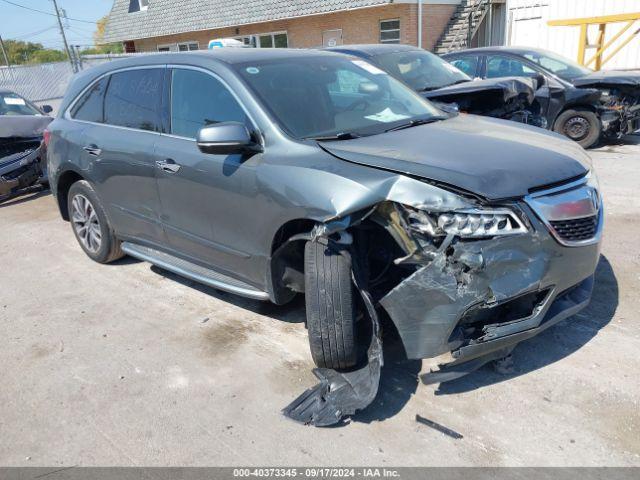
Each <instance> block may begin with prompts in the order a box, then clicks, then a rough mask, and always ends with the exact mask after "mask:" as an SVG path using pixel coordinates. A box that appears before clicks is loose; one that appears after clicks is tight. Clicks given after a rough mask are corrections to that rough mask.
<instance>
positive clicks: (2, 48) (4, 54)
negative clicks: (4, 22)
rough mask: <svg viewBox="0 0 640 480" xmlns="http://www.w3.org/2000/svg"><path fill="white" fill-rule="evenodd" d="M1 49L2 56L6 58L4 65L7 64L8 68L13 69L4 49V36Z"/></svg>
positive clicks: (0, 38)
mask: <svg viewBox="0 0 640 480" xmlns="http://www.w3.org/2000/svg"><path fill="white" fill-rule="evenodd" d="M0 49H1V50H2V55H3V56H4V63H6V64H7V68H11V64H10V63H9V57H8V56H7V51H6V50H5V49H4V42H3V41H2V35H0Z"/></svg>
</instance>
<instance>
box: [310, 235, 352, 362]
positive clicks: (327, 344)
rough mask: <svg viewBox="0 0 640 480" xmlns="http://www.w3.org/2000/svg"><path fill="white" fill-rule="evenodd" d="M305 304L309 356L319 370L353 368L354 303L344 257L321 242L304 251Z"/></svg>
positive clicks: (348, 264) (349, 263) (347, 265)
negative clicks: (320, 368)
mask: <svg viewBox="0 0 640 480" xmlns="http://www.w3.org/2000/svg"><path fill="white" fill-rule="evenodd" d="M304 261H305V272H304V273H305V302H306V308H307V329H308V332H309V345H310V347H311V356H312V357H313V361H314V362H315V364H316V365H317V366H318V367H322V368H333V369H345V368H349V367H352V366H353V365H355V363H356V360H357V354H358V349H357V345H356V302H355V298H354V287H353V284H352V282H351V261H350V259H349V257H348V256H347V255H343V254H340V253H339V252H335V251H333V250H331V249H330V248H329V247H328V246H327V245H323V244H322V243H320V242H314V241H310V242H307V244H306V246H305V250H304Z"/></svg>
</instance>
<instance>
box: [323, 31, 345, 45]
mask: <svg viewBox="0 0 640 480" xmlns="http://www.w3.org/2000/svg"><path fill="white" fill-rule="evenodd" d="M336 45H342V29H341V28H338V29H335V30H325V31H324V32H322V46H323V47H335V46H336Z"/></svg>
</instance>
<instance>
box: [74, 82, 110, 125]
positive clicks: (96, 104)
mask: <svg viewBox="0 0 640 480" xmlns="http://www.w3.org/2000/svg"><path fill="white" fill-rule="evenodd" d="M108 82H109V77H104V78H102V79H100V80H98V81H97V82H96V83H94V84H93V85H92V86H91V87H90V88H89V90H87V91H86V92H85V93H84V94H83V95H82V96H81V97H80V99H79V100H78V101H77V102H76V104H75V105H74V106H73V108H72V109H71V117H72V118H75V119H76V120H85V121H87V122H97V123H102V121H103V111H102V108H103V99H104V91H105V90H106V88H107V83H108Z"/></svg>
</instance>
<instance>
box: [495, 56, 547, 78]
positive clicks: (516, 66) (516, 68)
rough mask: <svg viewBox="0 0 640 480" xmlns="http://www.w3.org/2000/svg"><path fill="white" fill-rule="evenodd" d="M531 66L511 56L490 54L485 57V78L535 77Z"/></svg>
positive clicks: (536, 73)
mask: <svg viewBox="0 0 640 480" xmlns="http://www.w3.org/2000/svg"><path fill="white" fill-rule="evenodd" d="M536 75H538V72H536V71H535V70H534V69H533V68H531V67H529V66H528V65H526V64H525V63H524V62H521V61H520V60H517V59H515V58H512V57H507V56H502V55H490V56H489V57H487V78H500V77H535V76H536Z"/></svg>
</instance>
